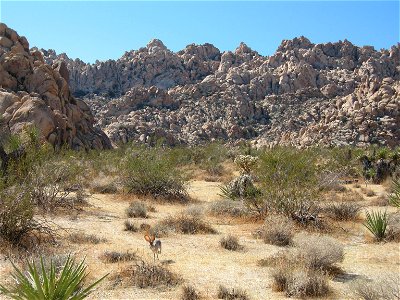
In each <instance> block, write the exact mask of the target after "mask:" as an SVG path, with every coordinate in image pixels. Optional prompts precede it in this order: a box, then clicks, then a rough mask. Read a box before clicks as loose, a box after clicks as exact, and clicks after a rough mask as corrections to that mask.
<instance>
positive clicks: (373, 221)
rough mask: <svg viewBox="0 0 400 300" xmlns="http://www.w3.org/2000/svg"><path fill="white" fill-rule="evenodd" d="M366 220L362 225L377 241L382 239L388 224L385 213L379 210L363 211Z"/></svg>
mask: <svg viewBox="0 0 400 300" xmlns="http://www.w3.org/2000/svg"><path fill="white" fill-rule="evenodd" d="M365 214H366V217H367V218H366V220H365V222H364V226H365V227H366V228H367V229H368V230H369V231H370V232H371V233H372V234H373V235H374V236H375V239H376V240H377V241H381V240H383V239H384V237H385V234H386V227H387V225H388V218H387V213H386V211H385V212H383V213H382V212H380V211H376V212H374V211H372V212H371V213H369V212H368V211H366V212H365Z"/></svg>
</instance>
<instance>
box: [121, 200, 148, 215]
mask: <svg viewBox="0 0 400 300" xmlns="http://www.w3.org/2000/svg"><path fill="white" fill-rule="evenodd" d="M126 215H127V216H128V218H147V207H146V204H144V203H143V202H139V201H134V202H131V204H129V207H128V208H127V209H126Z"/></svg>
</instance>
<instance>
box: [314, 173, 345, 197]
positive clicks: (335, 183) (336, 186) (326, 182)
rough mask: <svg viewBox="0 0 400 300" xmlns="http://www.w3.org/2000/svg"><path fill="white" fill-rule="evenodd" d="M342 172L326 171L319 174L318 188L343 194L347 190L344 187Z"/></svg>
mask: <svg viewBox="0 0 400 300" xmlns="http://www.w3.org/2000/svg"><path fill="white" fill-rule="evenodd" d="M342 176H343V174H342V173H341V172H338V171H330V170H324V171H322V172H321V173H319V174H318V177H319V178H318V186H319V188H320V189H322V190H324V191H335V192H343V191H345V190H346V188H345V187H344V186H343V185H342V182H341V180H340V178H341V177H342Z"/></svg>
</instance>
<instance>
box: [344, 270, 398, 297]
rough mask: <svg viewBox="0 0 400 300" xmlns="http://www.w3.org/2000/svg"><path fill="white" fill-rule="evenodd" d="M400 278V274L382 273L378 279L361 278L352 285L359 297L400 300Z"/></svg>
mask: <svg viewBox="0 0 400 300" xmlns="http://www.w3.org/2000/svg"><path fill="white" fill-rule="evenodd" d="M399 282H400V278H399V275H398V274H381V275H380V279H378V280H377V281H372V280H367V279H360V280H357V281H355V282H354V283H353V284H352V285H351V290H352V291H353V292H354V294H355V296H356V297H357V299H363V300H395V299H397V300H399V299H400V285H399Z"/></svg>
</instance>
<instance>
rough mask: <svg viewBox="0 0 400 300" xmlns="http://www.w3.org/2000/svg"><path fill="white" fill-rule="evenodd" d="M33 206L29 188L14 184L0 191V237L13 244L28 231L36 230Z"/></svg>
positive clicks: (17, 242) (16, 243)
mask: <svg viewBox="0 0 400 300" xmlns="http://www.w3.org/2000/svg"><path fill="white" fill-rule="evenodd" d="M37 228H38V224H37V223H36V221H35V220H34V206H33V205H32V202H31V200H30V193H29V190H27V189H26V187H25V186H19V185H15V186H14V187H13V188H7V189H4V190H3V191H1V192H0V237H1V238H2V239H4V240H6V241H9V242H11V243H12V244H14V245H18V244H19V242H20V241H21V239H22V238H23V237H24V236H25V235H26V234H28V233H29V232H31V231H33V230H36V229H37Z"/></svg>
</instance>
